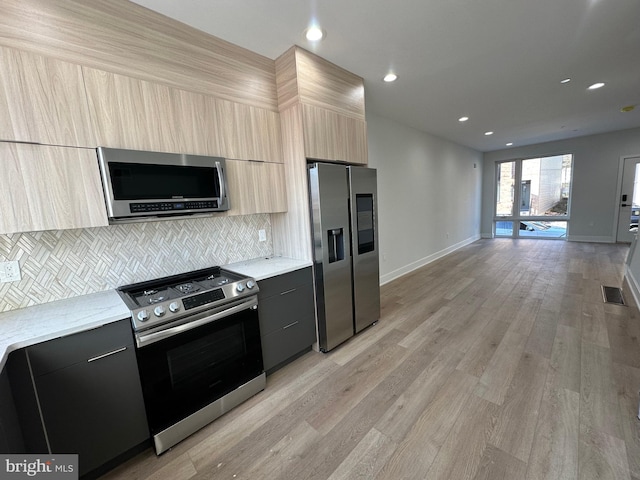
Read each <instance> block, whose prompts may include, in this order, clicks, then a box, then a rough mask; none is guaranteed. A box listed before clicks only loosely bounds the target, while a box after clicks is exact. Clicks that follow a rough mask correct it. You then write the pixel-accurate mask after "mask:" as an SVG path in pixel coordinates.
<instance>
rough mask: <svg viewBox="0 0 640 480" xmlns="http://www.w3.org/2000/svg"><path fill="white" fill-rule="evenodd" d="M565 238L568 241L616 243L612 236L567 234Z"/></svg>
mask: <svg viewBox="0 0 640 480" xmlns="http://www.w3.org/2000/svg"><path fill="white" fill-rule="evenodd" d="M567 240H569V241H570V242H589V243H616V240H615V238H613V237H590V236H587V235H569V236H568V237H567Z"/></svg>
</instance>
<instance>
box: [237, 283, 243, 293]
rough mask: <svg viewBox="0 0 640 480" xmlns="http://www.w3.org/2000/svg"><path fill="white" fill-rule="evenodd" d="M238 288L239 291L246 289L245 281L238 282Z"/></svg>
mask: <svg viewBox="0 0 640 480" xmlns="http://www.w3.org/2000/svg"><path fill="white" fill-rule="evenodd" d="M236 290H237V291H239V292H243V291H244V283H238V285H236Z"/></svg>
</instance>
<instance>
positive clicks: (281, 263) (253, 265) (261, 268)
mask: <svg viewBox="0 0 640 480" xmlns="http://www.w3.org/2000/svg"><path fill="white" fill-rule="evenodd" d="M311 265H312V263H311V261H310V260H309V261H307V260H296V259H293V258H287V257H263V258H254V259H253V260H243V261H241V262H237V263H230V264H229V265H224V266H223V268H226V269H227V270H231V271H233V272H237V273H240V274H242V275H248V276H250V277H253V278H255V279H256V280H264V279H266V278H270V277H275V276H277V275H282V274H283V273H289V272H293V271H295V270H300V269H301V268H305V267H310V266H311Z"/></svg>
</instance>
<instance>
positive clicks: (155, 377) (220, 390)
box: [136, 309, 263, 433]
mask: <svg viewBox="0 0 640 480" xmlns="http://www.w3.org/2000/svg"><path fill="white" fill-rule="evenodd" d="M136 355H137V357H138V369H139V370H140V381H141V383H142V392H143V394H144V399H145V407H146V409H147V418H148V420H149V427H150V429H151V431H152V433H157V432H159V431H162V430H164V429H165V428H167V427H169V426H171V425H173V424H174V423H176V422H178V421H180V420H182V419H183V418H185V417H187V416H189V415H191V414H192V413H194V412H196V411H197V410H199V409H201V408H203V407H205V406H207V405H208V404H210V403H211V402H213V401H215V400H217V399H218V398H221V397H222V396H224V395H226V394H227V393H229V392H231V391H233V390H235V389H236V388H238V387H239V386H241V385H243V384H245V383H247V382H248V381H250V380H252V379H254V378H255V377H257V376H258V375H260V374H261V373H262V371H263V364H262V347H261V343H260V326H259V320H258V311H257V310H251V309H247V310H243V311H241V312H238V313H235V314H233V315H231V316H229V317H226V318H223V319H220V320H216V321H214V322H211V323H208V324H206V325H203V326H201V327H198V328H195V329H193V330H189V331H187V332H183V333H180V334H178V335H175V336H173V337H170V338H167V339H165V340H162V341H160V342H156V343H153V344H151V345H148V346H145V347H142V348H138V349H136Z"/></svg>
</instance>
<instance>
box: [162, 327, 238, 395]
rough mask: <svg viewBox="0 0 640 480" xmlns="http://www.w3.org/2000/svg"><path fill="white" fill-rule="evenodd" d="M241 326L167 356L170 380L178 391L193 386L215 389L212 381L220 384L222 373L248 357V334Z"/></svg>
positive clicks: (207, 336) (212, 335) (215, 334)
mask: <svg viewBox="0 0 640 480" xmlns="http://www.w3.org/2000/svg"><path fill="white" fill-rule="evenodd" d="M242 330H243V326H242V324H241V323H238V324H235V325H230V326H229V327H228V328H226V329H224V330H222V331H220V332H213V333H210V334H208V335H206V336H205V337H204V338H198V339H195V340H193V341H191V342H189V343H187V344H185V345H180V346H178V347H175V348H173V349H171V350H169V351H168V352H167V363H168V366H169V378H170V379H171V387H172V388H173V389H174V390H180V389H184V388H189V386H191V385H202V386H203V387H206V388H210V387H214V386H215V385H214V384H211V381H212V380H213V381H214V382H220V381H221V380H220V378H221V377H222V376H223V375H222V373H224V372H220V371H218V370H219V369H220V368H221V367H223V366H224V365H226V364H227V363H228V362H235V361H236V360H238V359H240V358H242V356H243V355H245V354H246V348H245V342H244V338H245V335H244V332H243V331H242Z"/></svg>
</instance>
